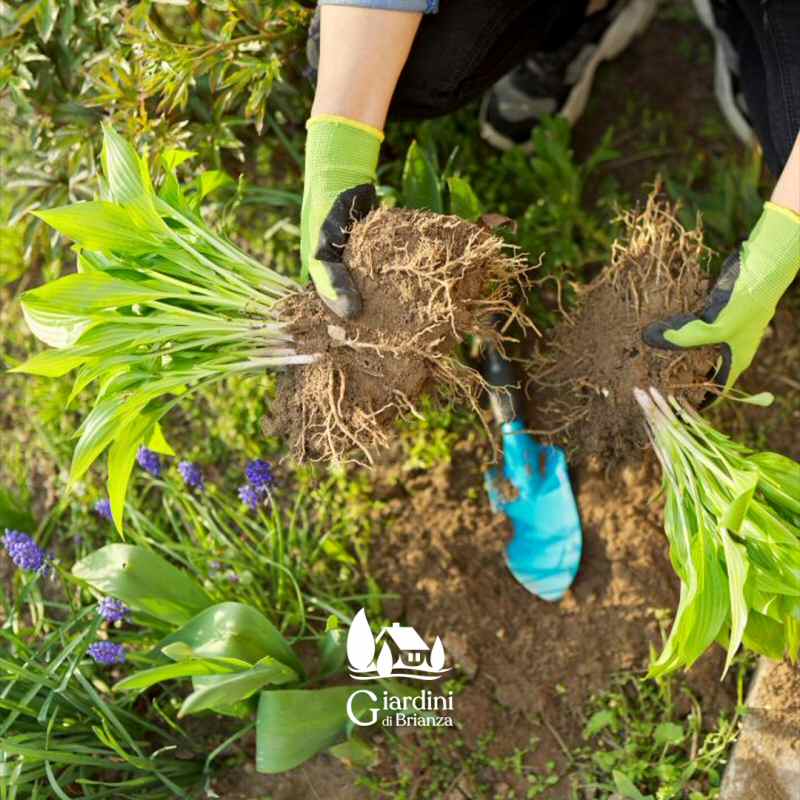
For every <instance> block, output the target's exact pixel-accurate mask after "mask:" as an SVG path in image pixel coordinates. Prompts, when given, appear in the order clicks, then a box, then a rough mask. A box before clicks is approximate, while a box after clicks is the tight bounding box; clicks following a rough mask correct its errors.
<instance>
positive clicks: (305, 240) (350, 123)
mask: <svg viewBox="0 0 800 800" xmlns="http://www.w3.org/2000/svg"><path fill="white" fill-rule="evenodd" d="M306 129H307V135H306V152H305V178H304V181H305V183H304V187H303V208H302V212H301V215H300V258H301V260H302V265H303V275H310V276H311V279H312V280H313V281H314V285H315V286H316V288H317V291H318V292H319V293H320V294H322V295H324V296H325V297H328V298H329V299H334V298H335V296H336V293H335V291H334V289H333V286H332V285H331V282H330V278H329V276H328V271H327V270H326V269H325V268H324V266H323V265H322V264H321V263H320V262H319V261H317V260H316V259H315V258H314V253H315V252H316V250H317V243H318V239H319V231H320V228H321V227H322V223H323V222H324V221H325V217H327V215H328V212H329V211H330V210H331V206H332V205H333V201H334V200H335V199H336V198H337V196H338V195H339V194H341V192H343V191H345V190H346V189H352V188H353V187H354V186H359V185H361V184H363V183H372V182H373V181H374V180H375V171H376V169H377V167H378V154H379V151H380V146H381V140H382V138H383V135H382V134H381V132H380V131H378V130H376V129H375V128H370V127H369V126H368V125H364V124H362V123H359V122H355V121H354V120H348V119H345V118H344V117H334V116H329V115H320V116H316V117H312V118H311V119H309V120H308V123H307V124H306Z"/></svg>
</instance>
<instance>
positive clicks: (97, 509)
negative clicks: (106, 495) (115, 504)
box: [94, 500, 114, 522]
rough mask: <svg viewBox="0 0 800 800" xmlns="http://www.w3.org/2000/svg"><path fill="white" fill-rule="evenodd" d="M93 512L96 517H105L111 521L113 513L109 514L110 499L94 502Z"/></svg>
mask: <svg viewBox="0 0 800 800" xmlns="http://www.w3.org/2000/svg"><path fill="white" fill-rule="evenodd" d="M94 513H95V514H97V516H98V517H102V518H103V519H107V520H108V521H109V522H111V521H112V520H113V519H114V517H113V515H112V514H111V501H110V500H98V501H97V502H96V503H95V504H94Z"/></svg>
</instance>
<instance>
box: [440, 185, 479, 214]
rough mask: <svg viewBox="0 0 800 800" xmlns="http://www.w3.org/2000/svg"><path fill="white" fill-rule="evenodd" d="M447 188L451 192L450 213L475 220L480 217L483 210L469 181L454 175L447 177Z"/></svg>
mask: <svg viewBox="0 0 800 800" xmlns="http://www.w3.org/2000/svg"><path fill="white" fill-rule="evenodd" d="M447 188H448V190H449V192H450V213H451V214H455V215H456V216H458V217H461V218H462V219H466V220H469V221H470V222H475V221H476V220H477V219H478V218H479V217H480V215H481V213H482V210H481V204H480V203H479V202H478V198H477V196H476V195H475V192H473V191H472V187H471V186H470V185H469V181H467V180H466V179H465V178H460V177H459V176H458V175H453V176H451V177H449V178H448V179H447Z"/></svg>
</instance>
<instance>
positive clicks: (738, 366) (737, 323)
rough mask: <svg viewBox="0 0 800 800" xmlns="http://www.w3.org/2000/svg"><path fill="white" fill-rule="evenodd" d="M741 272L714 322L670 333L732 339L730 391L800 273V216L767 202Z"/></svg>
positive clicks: (684, 342) (701, 339)
mask: <svg viewBox="0 0 800 800" xmlns="http://www.w3.org/2000/svg"><path fill="white" fill-rule="evenodd" d="M740 265H741V266H740V271H739V277H738V278H737V279H736V282H735V283H734V285H733V291H732V293H731V297H730V300H729V301H728V303H727V304H726V305H725V307H724V308H723V309H722V311H721V312H720V313H719V315H718V316H717V318H716V320H715V321H714V322H704V321H702V320H693V321H692V322H689V323H688V324H686V325H684V326H683V327H681V328H679V329H678V330H668V331H665V332H664V338H665V339H666V340H667V341H668V342H671V343H672V344H675V345H678V346H679V347H701V346H703V345H713V344H722V343H726V344H728V345H729V347H730V349H731V362H732V363H731V371H730V374H729V376H728V380H727V382H726V385H725V389H726V390H727V389H728V388H730V387H731V386H733V384H734V383H735V382H736V380H737V379H738V377H739V376H740V375H741V374H742V372H743V371H744V370H745V369H747V367H749V366H750V363H751V362H752V360H753V357H754V356H755V354H756V351H757V350H758V346H759V344H760V343H761V339H762V337H763V336H764V331H765V330H766V328H767V325H769V322H770V320H771V319H772V317H773V316H774V315H775V308H776V306H777V304H778V301H779V300H780V299H781V297H782V296H783V294H784V293H785V292H786V290H787V289H788V288H789V285H790V284H791V282H792V281H793V280H794V279H795V277H796V276H797V274H798V272H800V215H798V214H795V213H794V212H793V211H791V210H789V209H786V208H783V207H781V206H776V205H775V204H774V203H765V204H764V211H763V213H762V214H761V218H760V219H759V221H758V223H757V224H756V226H755V228H753V230H752V232H751V234H750V237H749V238H748V239H747V241H746V242H745V243H744V244H743V245H742V248H741V253H740Z"/></svg>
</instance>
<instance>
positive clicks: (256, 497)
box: [239, 483, 261, 511]
mask: <svg viewBox="0 0 800 800" xmlns="http://www.w3.org/2000/svg"><path fill="white" fill-rule="evenodd" d="M239 499H240V500H241V501H242V502H243V503H244V504H245V505H246V506H247V507H248V508H249V509H250V510H251V511H256V510H257V509H258V504H259V503H260V502H261V493H260V492H259V491H258V489H254V488H253V487H252V486H251V485H250V484H249V483H246V484H245V485H244V486H240V487H239Z"/></svg>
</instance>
